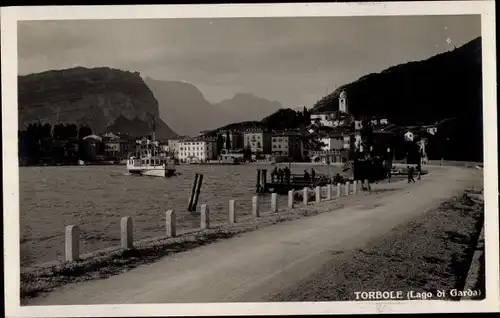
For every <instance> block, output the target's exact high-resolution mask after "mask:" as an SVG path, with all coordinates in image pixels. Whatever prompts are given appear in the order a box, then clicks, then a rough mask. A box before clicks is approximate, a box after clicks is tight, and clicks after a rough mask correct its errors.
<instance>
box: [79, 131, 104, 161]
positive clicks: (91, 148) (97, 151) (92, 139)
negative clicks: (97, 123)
mask: <svg viewBox="0 0 500 318" xmlns="http://www.w3.org/2000/svg"><path fill="white" fill-rule="evenodd" d="M83 140H84V141H85V143H84V144H83V145H82V146H83V147H84V148H85V150H84V152H85V153H86V156H87V159H89V160H96V159H98V158H101V157H104V143H103V142H102V137H101V136H99V135H96V134H92V135H88V136H85V137H83Z"/></svg>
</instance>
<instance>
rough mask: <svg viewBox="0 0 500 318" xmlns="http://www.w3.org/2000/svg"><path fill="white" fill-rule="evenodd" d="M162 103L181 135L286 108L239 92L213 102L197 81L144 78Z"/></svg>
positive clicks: (168, 120) (162, 114)
mask: <svg viewBox="0 0 500 318" xmlns="http://www.w3.org/2000/svg"><path fill="white" fill-rule="evenodd" d="M144 82H145V83H146V84H147V85H148V86H149V88H150V89H151V91H152V92H153V94H154V95H155V97H156V98H157V100H158V102H159V105H160V106H159V107H160V117H161V118H162V119H163V120H164V121H165V122H166V123H167V124H168V125H169V126H170V127H172V129H174V130H175V131H176V132H178V133H179V134H181V135H190V136H194V135H197V134H198V133H199V132H200V131H203V130H211V129H215V128H217V127H220V126H223V125H227V124H230V123H232V122H239V121H252V120H260V119H262V118H263V117H265V116H268V115H269V114H272V113H273V112H275V111H277V110H278V109H281V108H282V105H281V104H280V103H279V102H277V101H269V100H267V99H264V98H259V97H256V96H254V95H252V94H249V93H238V94H236V95H234V96H233V97H232V98H230V99H226V100H223V101H221V102H219V103H210V102H209V101H208V100H206V98H205V96H204V95H203V93H202V92H201V91H200V90H199V89H198V88H197V87H196V86H195V85H193V84H190V83H185V82H179V81H166V80H156V79H152V78H149V77H146V78H145V79H144Z"/></svg>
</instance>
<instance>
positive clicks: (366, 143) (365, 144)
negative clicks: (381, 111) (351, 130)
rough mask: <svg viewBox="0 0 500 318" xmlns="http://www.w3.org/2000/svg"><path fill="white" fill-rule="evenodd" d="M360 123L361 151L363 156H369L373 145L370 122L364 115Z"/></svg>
mask: <svg viewBox="0 0 500 318" xmlns="http://www.w3.org/2000/svg"><path fill="white" fill-rule="evenodd" d="M362 125H363V127H361V131H360V134H361V146H362V148H363V149H362V153H363V154H364V155H365V156H371V154H372V151H373V147H374V145H375V143H374V138H373V126H372V123H371V120H370V119H369V118H367V117H365V118H364V119H363V120H362Z"/></svg>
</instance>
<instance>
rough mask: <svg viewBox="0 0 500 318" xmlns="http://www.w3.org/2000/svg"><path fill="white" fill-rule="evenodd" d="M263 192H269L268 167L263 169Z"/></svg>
mask: <svg viewBox="0 0 500 318" xmlns="http://www.w3.org/2000/svg"><path fill="white" fill-rule="evenodd" d="M261 181H262V187H261V188H262V192H267V169H262V178H261Z"/></svg>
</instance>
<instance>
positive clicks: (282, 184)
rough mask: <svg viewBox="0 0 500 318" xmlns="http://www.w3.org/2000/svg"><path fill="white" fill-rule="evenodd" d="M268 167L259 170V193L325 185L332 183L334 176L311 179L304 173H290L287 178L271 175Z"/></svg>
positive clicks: (285, 192)
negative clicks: (307, 178) (305, 176)
mask: <svg viewBox="0 0 500 318" xmlns="http://www.w3.org/2000/svg"><path fill="white" fill-rule="evenodd" d="M269 177H270V178H269V179H268V172H267V169H258V170H257V184H256V192H257V193H272V192H274V193H278V194H287V193H288V191H290V190H302V189H304V187H311V188H312V187H317V186H325V185H327V184H330V183H332V178H331V177H329V176H326V175H315V176H314V179H312V178H311V177H309V180H306V179H305V178H304V175H303V174H290V177H289V178H287V177H286V176H284V177H282V178H281V177H279V176H272V175H269Z"/></svg>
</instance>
